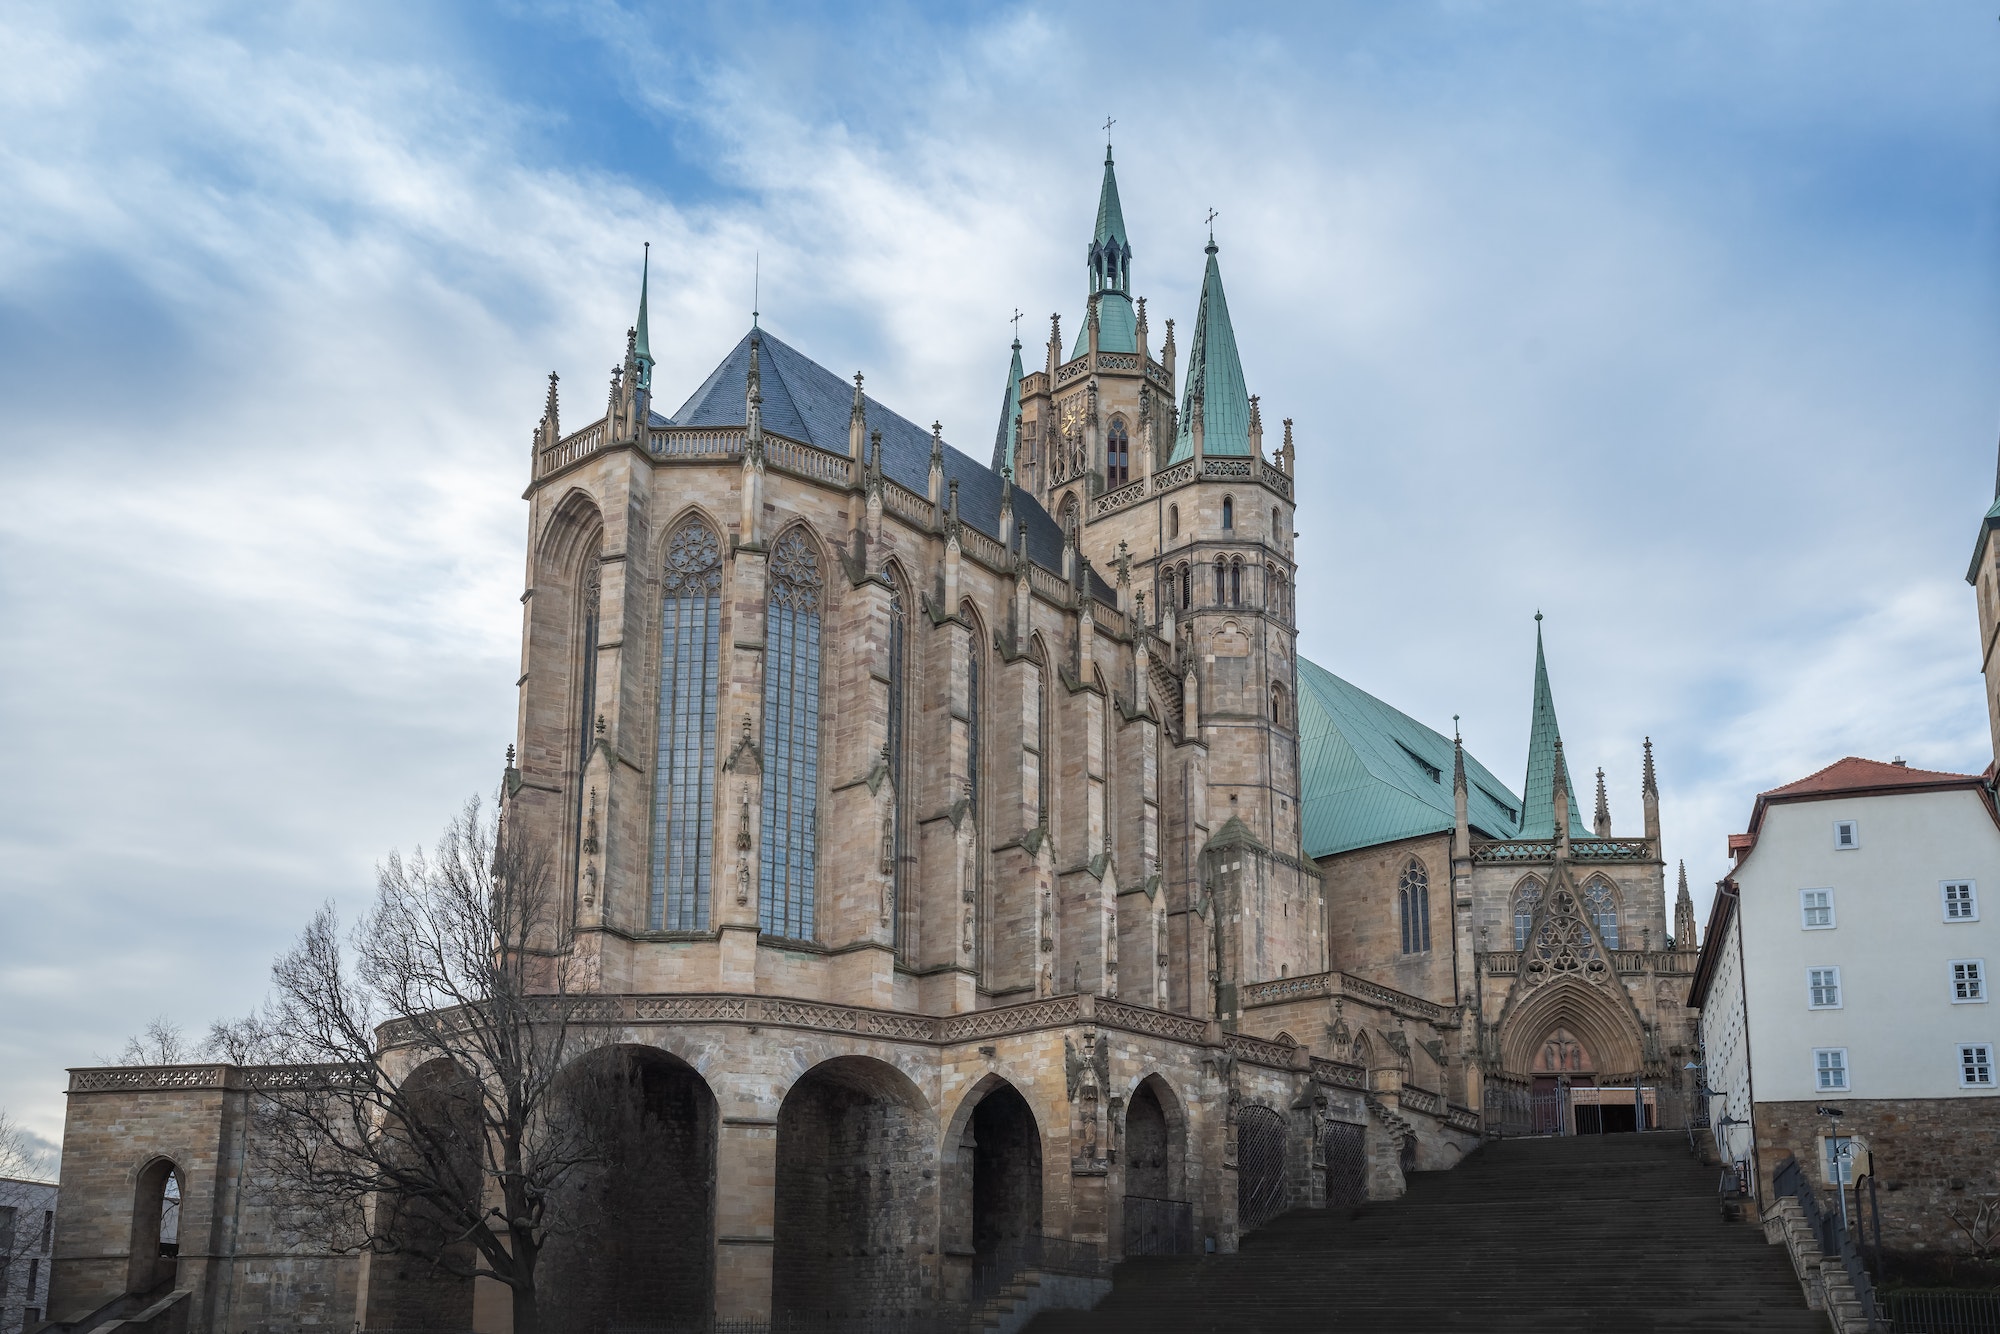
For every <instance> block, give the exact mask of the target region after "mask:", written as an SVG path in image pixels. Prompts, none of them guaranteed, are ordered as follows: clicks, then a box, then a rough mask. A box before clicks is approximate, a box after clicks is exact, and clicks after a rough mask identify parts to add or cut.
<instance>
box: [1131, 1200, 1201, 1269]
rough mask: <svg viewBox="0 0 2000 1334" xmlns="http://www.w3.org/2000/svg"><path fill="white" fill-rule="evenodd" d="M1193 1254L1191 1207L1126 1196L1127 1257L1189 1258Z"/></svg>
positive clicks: (1178, 1203)
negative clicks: (1177, 1256)
mask: <svg viewBox="0 0 2000 1334" xmlns="http://www.w3.org/2000/svg"><path fill="white" fill-rule="evenodd" d="M1193 1251H1194V1205H1193V1204H1191V1203H1189V1202H1188V1201H1186V1200H1156V1199H1152V1198H1150V1197H1148V1196H1145V1195H1127V1196H1126V1197H1125V1254H1126V1255H1128V1256H1130V1255H1188V1254H1191V1253H1192V1252H1193Z"/></svg>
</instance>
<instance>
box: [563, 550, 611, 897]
mask: <svg viewBox="0 0 2000 1334" xmlns="http://www.w3.org/2000/svg"><path fill="white" fill-rule="evenodd" d="M600 549H601V548H600V547H599V546H598V545H596V544H593V545H592V546H591V548H590V554H589V555H587V556H585V557H584V561H583V567H582V568H583V589H582V594H581V596H580V597H579V598H578V599H577V616H576V619H577V627H576V676H575V680H576V793H575V800H574V802H572V804H571V809H570V850H571V853H572V855H573V857H574V861H573V863H572V865H571V870H570V873H571V875H572V876H573V877H575V878H574V879H572V881H571V884H570V889H571V891H572V894H574V891H575V890H576V889H577V887H578V881H579V880H580V878H581V877H582V875H583V856H582V847H583V806H584V795H583V786H584V784H583V774H584V770H586V769H588V768H589V767H590V752H591V750H592V748H593V747H595V746H596V744H597V639H598V634H597V622H598V609H599V605H600V603H601V601H602V588H603V576H604V567H603V566H602V565H601V564H600V563H599V556H598V553H599V551H600Z"/></svg>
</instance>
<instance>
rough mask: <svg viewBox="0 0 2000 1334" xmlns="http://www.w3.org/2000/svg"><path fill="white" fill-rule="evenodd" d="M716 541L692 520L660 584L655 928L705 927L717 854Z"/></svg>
mask: <svg viewBox="0 0 2000 1334" xmlns="http://www.w3.org/2000/svg"><path fill="white" fill-rule="evenodd" d="M721 640H722V542H721V539H720V538H718V537H717V536H716V532H715V529H713V528H711V527H710V526H709V525H708V524H707V523H705V522H703V521H702V520H700V519H689V520H687V521H686V522H685V523H683V524H681V526H680V527H678V528H676V529H674V531H673V535H672V536H671V537H669V538H668V539H667V556H666V562H665V568H664V571H663V574H662V578H661V583H660V728H659V750H658V753H657V754H656V755H655V756H654V765H653V774H654V779H653V895H652V900H651V904H650V906H649V908H648V924H649V925H650V926H651V928H652V929H653V930H655V931H703V930H706V929H707V927H708V893H709V877H710V874H711V869H712V863H713V861H714V857H715V709H716V698H717V695H718V694H719V691H718V689H717V685H716V673H717V665H718V662H719V658H720V646H721Z"/></svg>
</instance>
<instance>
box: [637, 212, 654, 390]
mask: <svg viewBox="0 0 2000 1334" xmlns="http://www.w3.org/2000/svg"><path fill="white" fill-rule="evenodd" d="M652 268H653V243H652V242H651V241H648V242H646V257H645V258H644V259H642V260H640V261H639V324H638V329H639V341H638V344H637V346H638V354H639V367H640V370H639V387H640V388H641V389H651V388H652V387H653V345H652V339H651V338H650V337H649V336H648V335H647V332H646V280H647V279H648V278H649V277H651V276H652Z"/></svg>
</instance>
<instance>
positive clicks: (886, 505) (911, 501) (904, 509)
mask: <svg viewBox="0 0 2000 1334" xmlns="http://www.w3.org/2000/svg"><path fill="white" fill-rule="evenodd" d="M882 508H883V509H884V510H887V511H888V512H889V513H891V514H893V515H895V516H896V517H897V518H899V519H901V520H902V521H903V522H905V523H908V524H912V525H914V526H915V527H918V528H929V527H930V526H931V500H930V497H929V496H921V495H918V494H917V493H916V492H915V491H912V490H910V489H909V488H908V487H906V486H904V485H903V484H902V483H901V482H891V481H887V480H884V481H883V483H882Z"/></svg>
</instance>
